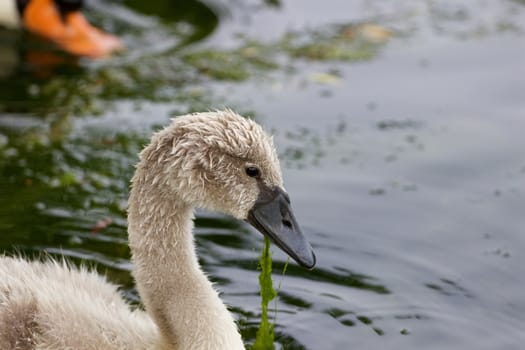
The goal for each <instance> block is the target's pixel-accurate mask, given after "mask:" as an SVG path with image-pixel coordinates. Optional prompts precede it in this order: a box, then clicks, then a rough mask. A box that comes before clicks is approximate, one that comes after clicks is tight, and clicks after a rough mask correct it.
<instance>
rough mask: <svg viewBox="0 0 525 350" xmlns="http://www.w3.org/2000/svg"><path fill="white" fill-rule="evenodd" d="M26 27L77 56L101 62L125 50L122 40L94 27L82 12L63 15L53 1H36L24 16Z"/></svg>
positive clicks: (28, 6) (26, 10)
mask: <svg viewBox="0 0 525 350" xmlns="http://www.w3.org/2000/svg"><path fill="white" fill-rule="evenodd" d="M23 22H24V26H25V28H26V29H27V30H29V31H30V32H32V33H35V34H37V35H39V36H41V37H43V38H45V39H47V40H49V41H51V42H53V43H54V44H55V45H57V46H58V47H59V48H61V49H62V50H64V51H66V52H68V53H70V54H72V55H75V56H86V57H90V58H101V57H106V56H109V55H111V54H112V53H114V52H116V51H119V50H122V49H123V48H124V46H123V45H122V42H121V41H120V39H119V38H117V37H116V36H113V35H111V34H108V33H105V32H103V31H101V30H100V29H97V28H95V27H93V26H92V25H91V24H90V23H89V22H88V21H87V20H86V18H85V17H84V16H83V15H82V14H81V13H80V12H79V11H74V12H69V13H66V14H61V13H60V11H59V9H58V8H57V7H56V5H55V3H54V2H53V0H32V1H30V2H29V3H28V5H27V7H26V9H25V11H24V15H23Z"/></svg>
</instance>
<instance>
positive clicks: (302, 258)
mask: <svg viewBox="0 0 525 350" xmlns="http://www.w3.org/2000/svg"><path fill="white" fill-rule="evenodd" d="M261 187H262V186H261ZM247 221H248V222H249V223H250V224H252V226H253V227H255V228H256V229H257V230H259V231H260V232H261V233H262V234H263V235H265V236H267V237H268V238H270V240H271V241H272V242H273V243H275V244H276V245H277V246H278V247H279V248H281V249H282V250H283V251H284V252H286V253H287V254H288V255H290V257H292V258H293V259H294V260H295V261H297V263H298V264H299V265H301V266H303V267H306V268H307V269H311V268H313V267H314V265H315V254H314V251H313V249H312V246H311V245H310V243H309V242H308V241H307V240H306V238H305V237H304V235H303V233H302V232H301V229H300V228H299V224H297V221H296V220H295V217H294V215H293V211H292V207H291V206H290V197H289V196H288V194H287V193H286V192H285V191H284V190H283V189H282V188H280V187H275V188H267V187H262V188H261V192H260V193H259V197H258V198H257V201H256V202H255V204H254V206H253V208H252V209H251V210H250V211H249V213H248V218H247Z"/></svg>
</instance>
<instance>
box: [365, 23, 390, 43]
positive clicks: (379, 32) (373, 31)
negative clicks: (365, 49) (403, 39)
mask: <svg viewBox="0 0 525 350" xmlns="http://www.w3.org/2000/svg"><path fill="white" fill-rule="evenodd" d="M359 33H361V35H362V36H363V38H365V39H366V40H368V41H372V42H374V43H384V42H386V41H388V40H389V39H390V38H391V37H392V32H391V31H390V30H388V29H386V28H385V27H381V26H378V25H377V24H363V25H361V26H359Z"/></svg>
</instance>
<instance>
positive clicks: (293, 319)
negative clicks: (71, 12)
mask: <svg viewBox="0 0 525 350" xmlns="http://www.w3.org/2000/svg"><path fill="white" fill-rule="evenodd" d="M332 1H333V2H330V3H329V4H324V3H323V4H320V3H319V2H315V1H305V2H297V1H278V2H277V1H248V2H246V3H244V2H243V3H242V4H237V2H230V1H224V2H222V1H221V2H213V3H210V4H211V5H210V4H208V3H207V2H199V1H184V2H182V1H177V2H170V1H161V0H155V1H153V2H151V1H150V2H148V3H145V2H141V1H131V0H129V1H121V2H109V3H107V2H101V1H93V2H92V4H91V6H92V7H91V8H90V9H89V11H88V13H87V15H88V16H89V17H90V18H91V19H92V20H93V21H94V22H95V23H97V25H100V26H101V27H103V28H105V29H107V30H109V31H112V32H116V33H118V34H119V35H121V36H122V37H123V38H124V40H125V42H126V45H127V46H128V48H129V49H128V52H126V53H125V54H123V55H121V56H119V57H115V58H113V59H110V60H106V61H98V62H87V61H83V60H80V61H78V60H75V59H73V58H71V57H68V56H65V55H63V54H61V53H59V52H57V51H55V50H54V49H53V48H51V47H49V46H47V44H45V43H43V42H41V41H39V40H38V39H37V38H33V37H31V36H29V35H27V34H21V33H14V32H8V31H0V234H1V236H2V238H3V239H2V240H1V241H0V249H1V250H2V251H4V252H8V253H13V252H21V253H23V254H25V255H28V256H32V257H35V258H36V257H39V256H42V255H46V254H49V255H52V256H62V255H65V256H67V257H68V259H71V260H72V261H73V262H75V263H87V264H88V265H91V266H93V267H94V268H96V269H97V270H98V271H100V272H101V273H105V274H106V275H107V276H108V277H109V279H110V280H112V281H114V282H116V283H119V284H121V285H123V286H124V288H123V292H124V294H125V296H126V297H127V298H128V299H129V300H131V301H133V302H134V303H138V302H139V298H138V295H137V293H136V291H135V289H134V288H133V280H132V277H131V275H130V271H131V269H132V266H131V263H130V261H129V249H128V247H127V237H126V220H125V210H126V205H127V204H126V200H127V192H128V184H129V178H130V177H131V174H132V171H133V164H134V163H135V162H136V160H137V156H136V155H137V153H138V152H139V151H140V149H141V147H142V145H143V144H144V143H145V142H146V140H147V138H148V137H149V135H150V133H151V131H153V130H155V129H158V128H159V127H160V126H161V125H164V124H165V123H166V122H167V120H168V119H169V117H170V116H173V115H178V114H181V113H186V112H190V111H195V110H207V109H214V108H222V107H223V106H225V105H226V106H231V107H236V109H239V110H240V111H241V112H242V111H253V112H250V113H247V114H249V115H254V116H255V118H257V119H258V120H259V121H261V122H262V123H263V124H265V125H266V126H267V127H268V129H270V130H272V132H273V133H274V135H275V141H276V143H277V145H278V146H279V152H280V156H281V159H282V165H283V167H284V175H285V178H286V184H287V189H288V191H289V192H290V194H291V197H292V201H293V202H294V207H295V208H296V211H297V215H298V219H299V221H300V222H301V224H302V226H303V228H304V231H305V232H306V234H307V235H308V237H309V238H310V239H311V241H312V243H313V245H314V249H315V250H316V253H317V255H318V262H319V265H318V267H316V269H314V270H313V271H305V270H303V269H301V268H299V267H298V266H296V265H295V264H290V265H289V266H288V268H287V272H286V275H285V276H284V277H283V276H281V271H282V270H283V268H284V264H285V262H286V257H285V256H284V255H283V254H282V253H281V252H279V251H277V250H275V251H274V255H273V258H274V267H273V269H274V281H275V285H276V286H277V285H280V288H279V289H280V291H279V294H278V298H277V304H276V306H271V309H277V312H273V311H271V312H270V317H274V318H275V322H276V343H277V348H284V349H346V348H350V347H351V348H382V349H385V348H386V349H400V348H406V349H420V348H425V349H443V348H448V349H462V350H463V349H472V348H482V349H521V346H522V344H523V341H525V333H523V325H524V324H525V319H524V317H523V315H525V304H524V303H523V297H522V294H523V286H524V285H525V279H524V278H523V277H522V274H521V273H520V272H521V271H522V267H523V265H524V264H525V259H524V256H523V254H521V252H522V251H523V250H524V249H525V242H524V240H523V234H522V233H523V232H521V231H522V229H521V228H522V227H525V221H524V218H523V200H524V194H525V188H524V185H523V184H524V182H523V179H524V176H525V175H524V174H525V171H524V169H525V158H523V155H522V152H519V150H521V149H523V148H524V147H525V145H524V144H523V141H522V140H523V137H522V130H523V128H524V127H525V124H524V122H523V118H522V117H523V115H522V114H523V113H522V112H523V111H524V110H525V107H524V105H523V101H524V99H523V93H522V91H525V89H524V86H523V79H522V76H521V75H520V74H518V73H519V72H520V71H522V70H523V52H525V48H524V47H523V43H524V41H523V30H524V28H523V23H525V8H524V6H523V4H522V2H521V1H501V2H497V3H496V2H484V1H469V2H467V1H460V2H457V1H445V2H432V1H426V2H412V1H403V0H397V1H394V2H390V3H388V4H386V3H377V2H374V3H371V2H368V1H362V2H352V3H348V2H343V1H342V0H341V1H339V0H332ZM237 5H238V6H237ZM341 9H345V11H342V10H341ZM225 38H227V39H225ZM223 40H226V41H227V45H225V44H224V42H223ZM197 41H200V42H197ZM493 117H497V118H493ZM196 234H197V244H198V250H199V254H200V261H201V263H202V264H203V266H204V268H205V270H206V271H208V272H209V274H210V277H211V279H212V280H213V281H215V282H216V284H217V285H218V287H219V288H220V290H221V291H223V298H224V299H225V300H226V301H227V302H228V304H229V305H230V308H231V310H232V311H233V313H234V315H235V316H236V318H237V320H238V322H239V325H240V328H241V332H242V333H243V337H244V339H246V341H247V343H251V342H253V340H254V338H255V332H256V330H257V327H258V324H259V321H260V313H261V310H260V307H259V302H260V299H259V295H258V293H259V287H258V282H257V274H258V271H257V261H258V256H259V252H260V249H261V247H262V244H261V237H260V235H259V234H257V233H254V232H252V230H251V229H249V228H248V226H246V225H244V224H243V223H240V222H238V221H235V220H232V219H231V218H228V217H225V216H222V215H216V214H211V213H207V212H200V211H199V212H198V213H197V220H196ZM480 334H483V335H484V336H483V337H480Z"/></svg>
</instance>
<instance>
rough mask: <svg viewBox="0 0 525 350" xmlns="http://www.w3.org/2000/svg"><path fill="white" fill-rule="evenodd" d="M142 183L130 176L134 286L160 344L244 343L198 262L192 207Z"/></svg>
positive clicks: (238, 345) (228, 346)
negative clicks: (154, 323)
mask: <svg viewBox="0 0 525 350" xmlns="http://www.w3.org/2000/svg"><path fill="white" fill-rule="evenodd" d="M145 183H146V182H145V181H142V180H141V179H134V185H133V188H132V191H131V195H130V203H129V213H128V222H129V241H130V247H131V253H132V258H133V262H134V265H135V266H134V276H135V280H136V283H137V288H138V291H139V293H140V295H141V298H142V301H143V303H144V305H145V307H146V311H147V312H148V313H149V314H150V315H151V317H152V318H153V320H154V321H155V322H156V324H157V326H158V328H159V332H160V335H161V338H162V340H161V343H162V344H167V345H163V347H162V348H165V347H167V348H173V349H208V346H210V347H209V348H210V349H212V348H213V349H223V348H224V349H232V350H233V349H244V346H243V345H242V341H241V338H240V335H239V333H238V331H237V327H236V325H235V323H234V321H233V318H232V317H231V314H230V313H229V312H228V310H227V309H226V307H225V305H224V304H223V303H222V302H221V300H220V299H219V297H218V294H217V292H216V291H215V290H214V289H213V287H212V284H211V283H210V282H209V281H208V279H207V278H206V276H205V274H204V273H203V272H202V270H201V268H200V265H199V263H198V259H197V255H196V252H195V245H194V237H193V207H192V206H191V205H188V204H186V203H184V201H182V200H181V199H180V198H176V196H175V198H174V196H173V195H171V196H170V197H169V198H168V197H167V196H166V194H165V190H164V189H163V188H159V187H157V188H156V187H154V186H145V185H144V184H145ZM206 344H208V345H206ZM220 344H224V347H221V346H220Z"/></svg>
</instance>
